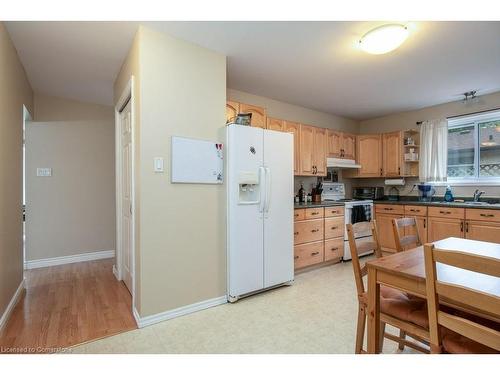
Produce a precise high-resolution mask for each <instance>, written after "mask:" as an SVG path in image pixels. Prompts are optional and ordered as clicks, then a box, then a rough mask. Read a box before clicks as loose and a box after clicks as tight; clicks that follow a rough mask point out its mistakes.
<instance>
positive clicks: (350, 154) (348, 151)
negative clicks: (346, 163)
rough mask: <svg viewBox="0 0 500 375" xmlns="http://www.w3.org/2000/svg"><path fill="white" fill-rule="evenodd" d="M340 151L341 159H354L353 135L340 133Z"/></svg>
mask: <svg viewBox="0 0 500 375" xmlns="http://www.w3.org/2000/svg"><path fill="white" fill-rule="evenodd" d="M341 151H342V155H341V156H342V158H344V159H356V136H355V135H354V134H348V133H342V139H341Z"/></svg>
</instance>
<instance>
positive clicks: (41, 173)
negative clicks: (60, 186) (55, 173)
mask: <svg viewBox="0 0 500 375" xmlns="http://www.w3.org/2000/svg"><path fill="white" fill-rule="evenodd" d="M36 176H37V177H51V176H52V168H37V169H36Z"/></svg>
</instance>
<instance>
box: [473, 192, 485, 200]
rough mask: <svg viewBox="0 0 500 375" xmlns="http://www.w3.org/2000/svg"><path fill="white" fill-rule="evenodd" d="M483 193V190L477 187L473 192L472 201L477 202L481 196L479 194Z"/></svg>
mask: <svg viewBox="0 0 500 375" xmlns="http://www.w3.org/2000/svg"><path fill="white" fill-rule="evenodd" d="M483 194H484V191H479V189H476V191H475V192H474V194H473V195H472V200H473V201H474V202H479V198H481V195H483Z"/></svg>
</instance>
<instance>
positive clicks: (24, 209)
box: [23, 105, 33, 275]
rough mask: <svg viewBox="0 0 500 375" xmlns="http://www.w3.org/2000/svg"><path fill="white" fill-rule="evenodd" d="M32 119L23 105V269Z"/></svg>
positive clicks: (24, 263) (24, 266)
mask: <svg viewBox="0 0 500 375" xmlns="http://www.w3.org/2000/svg"><path fill="white" fill-rule="evenodd" d="M32 120H33V118H32V117H31V114H30V112H29V111H28V108H26V106H25V105H23V270H25V269H26V124H27V122H29V121H32ZM23 275H24V271H23Z"/></svg>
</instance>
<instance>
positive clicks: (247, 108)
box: [240, 103, 267, 129]
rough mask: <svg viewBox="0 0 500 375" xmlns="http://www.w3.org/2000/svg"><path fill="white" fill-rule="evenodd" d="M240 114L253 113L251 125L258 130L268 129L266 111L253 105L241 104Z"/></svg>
mask: <svg viewBox="0 0 500 375" xmlns="http://www.w3.org/2000/svg"><path fill="white" fill-rule="evenodd" d="M240 113H251V114H252V120H251V123H250V124H251V125H252V126H255V127H258V128H263V129H265V128H266V122H267V121H266V120H267V117H266V109H265V108H262V107H257V106H255V105H251V104H244V103H240Z"/></svg>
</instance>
